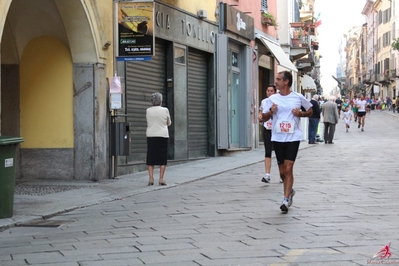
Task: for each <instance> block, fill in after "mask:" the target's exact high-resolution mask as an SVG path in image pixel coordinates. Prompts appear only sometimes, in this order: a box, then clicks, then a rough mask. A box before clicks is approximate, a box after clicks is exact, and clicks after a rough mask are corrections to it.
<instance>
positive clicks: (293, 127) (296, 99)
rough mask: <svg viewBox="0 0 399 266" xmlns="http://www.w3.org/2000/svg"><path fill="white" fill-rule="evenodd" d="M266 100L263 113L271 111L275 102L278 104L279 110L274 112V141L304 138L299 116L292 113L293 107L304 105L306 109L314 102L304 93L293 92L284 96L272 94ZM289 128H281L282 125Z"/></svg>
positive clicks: (291, 140) (290, 140)
mask: <svg viewBox="0 0 399 266" xmlns="http://www.w3.org/2000/svg"><path fill="white" fill-rule="evenodd" d="M268 99H269V100H268V101H266V104H265V107H264V108H263V111H262V112H263V113H267V112H269V109H270V108H271V107H272V105H273V103H275V104H277V111H276V112H274V113H273V128H272V141H277V142H293V141H301V140H302V129H301V123H300V119H299V117H296V116H294V115H293V114H292V109H295V108H301V106H302V107H304V108H305V110H309V109H310V108H312V104H311V103H310V102H309V101H308V100H307V99H306V98H305V97H304V96H303V95H302V94H299V93H296V92H291V93H290V94H288V95H285V96H282V95H281V94H280V93H276V94H273V95H271V96H270V97H269V98H268ZM283 124H284V125H288V126H287V127H284V128H285V129H289V130H287V131H286V132H284V130H281V125H283ZM288 131H289V132H288Z"/></svg>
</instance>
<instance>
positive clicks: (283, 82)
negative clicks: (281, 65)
mask: <svg viewBox="0 0 399 266" xmlns="http://www.w3.org/2000/svg"><path fill="white" fill-rule="evenodd" d="M291 85H292V74H291V73H290V72H289V71H282V72H279V73H278V74H277V77H276V88H277V89H278V90H279V91H280V92H279V93H276V94H273V95H272V96H270V97H269V101H267V103H266V104H265V108H264V109H263V111H262V112H263V114H262V118H263V121H268V120H269V119H270V118H271V117H272V121H273V123H272V141H273V145H274V152H275V154H276V159H277V164H278V169H279V172H280V177H281V179H282V180H283V182H284V193H283V194H284V197H283V202H282V203H281V206H280V210H281V211H283V212H287V211H288V208H289V207H291V205H292V203H293V197H294V195H295V190H294V189H293V188H292V187H293V184H294V173H293V169H294V163H295V159H296V156H297V154H298V149H299V144H300V141H301V140H302V130H301V123H300V122H301V121H300V118H301V117H309V116H311V115H312V112H313V111H312V104H311V103H310V102H309V101H308V100H307V99H306V98H305V97H304V96H303V95H302V94H299V93H296V92H293V91H291ZM301 107H303V108H304V110H306V111H304V112H303V111H302V110H301Z"/></svg>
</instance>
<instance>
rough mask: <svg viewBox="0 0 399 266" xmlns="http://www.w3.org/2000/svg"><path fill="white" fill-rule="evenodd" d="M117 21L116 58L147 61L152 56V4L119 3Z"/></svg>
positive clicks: (141, 2)
mask: <svg viewBox="0 0 399 266" xmlns="http://www.w3.org/2000/svg"><path fill="white" fill-rule="evenodd" d="M117 20H118V21H117V23H116V24H117V36H116V37H117V42H118V47H117V55H116V56H117V57H121V58H124V59H123V60H149V59H150V58H151V56H153V55H154V42H155V36H154V2H153V1H126V2H119V3H118V4H117ZM118 60H119V59H118Z"/></svg>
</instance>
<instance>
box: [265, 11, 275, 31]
mask: <svg viewBox="0 0 399 266" xmlns="http://www.w3.org/2000/svg"><path fill="white" fill-rule="evenodd" d="M262 24H263V25H267V26H274V28H275V29H277V26H278V24H277V21H276V18H275V17H274V16H273V14H271V13H267V12H262Z"/></svg>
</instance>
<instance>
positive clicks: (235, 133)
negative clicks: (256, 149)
mask: <svg viewBox="0 0 399 266" xmlns="http://www.w3.org/2000/svg"><path fill="white" fill-rule="evenodd" d="M239 77H240V74H239V73H238V72H234V71H233V73H232V75H231V83H230V84H231V86H230V90H229V143H230V147H232V148H234V147H239V125H240V123H239V113H240V112H239V103H238V102H239V92H240V82H239V80H240V79H239Z"/></svg>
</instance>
